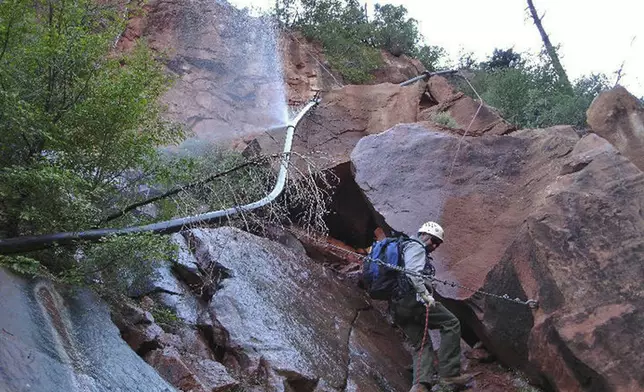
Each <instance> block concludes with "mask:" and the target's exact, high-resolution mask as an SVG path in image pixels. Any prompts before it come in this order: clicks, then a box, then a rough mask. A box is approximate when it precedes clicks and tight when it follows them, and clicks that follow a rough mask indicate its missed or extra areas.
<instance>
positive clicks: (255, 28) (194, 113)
mask: <svg viewBox="0 0 644 392" xmlns="http://www.w3.org/2000/svg"><path fill="white" fill-rule="evenodd" d="M143 9H144V13H143V14H142V15H138V14H137V15H133V16H132V18H131V19H130V22H129V24H128V26H127V28H126V30H125V31H124V33H123V34H122V36H121V38H120V40H119V42H118V48H119V49H120V50H130V49H131V48H132V47H133V46H134V45H135V43H136V42H137V41H138V40H139V39H142V38H143V39H145V40H146V42H147V43H148V45H150V47H152V48H153V49H155V50H156V51H158V52H161V53H163V54H164V55H165V56H166V57H167V66H168V69H169V70H170V71H171V72H172V73H173V74H174V75H176V82H175V84H174V86H173V87H172V88H171V89H170V90H169V91H168V92H167V94H166V95H165V96H164V98H163V102H164V104H166V105H167V107H168V117H169V118H170V119H172V120H175V121H177V122H179V123H182V124H185V125H187V127H188V128H189V129H190V130H192V131H193V132H194V134H195V136H196V138H198V139H201V140H208V141H216V142H221V143H226V144H236V143H237V142H239V141H240V140H246V139H248V138H250V137H252V136H255V135H258V134H261V133H262V132H263V131H264V130H265V129H267V128H270V127H273V126H278V125H281V124H284V123H285V122H286V121H287V117H288V114H287V104H289V105H299V104H303V103H305V102H307V101H308V100H310V99H311V98H312V97H313V96H314V95H315V92H316V91H318V90H321V91H330V90H332V89H335V88H338V87H340V86H342V85H343V84H344V80H343V79H342V77H341V76H340V75H338V74H337V73H336V72H334V71H332V70H331V66H330V64H329V63H328V62H327V61H326V59H325V56H324V53H323V51H322V49H321V47H320V45H319V44H316V43H312V42H308V41H307V40H306V39H305V38H304V37H302V36H301V35H299V34H297V33H282V34H280V33H278V32H277V29H276V28H274V26H271V25H270V22H269V21H268V20H263V19H258V18H255V17H251V16H250V15H249V14H248V13H247V12H246V11H240V10H238V9H236V8H234V7H232V6H231V5H229V4H227V3H225V2H216V1H215V2H213V1H207V0H193V1H190V2H181V1H175V0H153V1H151V2H149V3H148V4H146V5H145V6H144V7H143ZM249 53H252V56H249V55H248V54H249ZM382 60H383V65H382V66H381V67H380V68H379V69H377V70H375V71H374V73H373V76H374V78H373V81H372V82H371V83H374V84H376V83H383V82H390V83H400V82H402V81H404V80H406V79H409V78H411V77H414V76H416V75H418V74H419V73H420V72H422V71H423V70H424V68H423V66H422V64H420V62H419V61H418V60H414V59H411V58H409V57H407V56H400V57H395V56H392V55H391V54H389V53H386V52H382Z"/></svg>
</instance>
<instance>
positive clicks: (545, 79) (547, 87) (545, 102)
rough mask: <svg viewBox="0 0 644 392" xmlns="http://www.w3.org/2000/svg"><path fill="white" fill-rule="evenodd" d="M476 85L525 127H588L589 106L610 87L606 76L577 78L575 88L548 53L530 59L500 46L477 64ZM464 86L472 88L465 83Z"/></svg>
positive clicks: (489, 101) (509, 117)
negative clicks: (564, 81)
mask: <svg viewBox="0 0 644 392" xmlns="http://www.w3.org/2000/svg"><path fill="white" fill-rule="evenodd" d="M469 60H471V58H470V57H468V62H469V64H471V67H472V68H471V70H472V71H473V74H474V78H473V80H472V84H473V86H474V88H475V89H476V90H477V91H478V93H479V94H480V95H481V97H482V98H483V100H484V101H485V102H486V103H487V104H489V105H491V106H494V107H496V108H498V109H499V110H500V111H501V114H502V115H503V117H504V118H505V119H507V120H508V121H510V122H512V123H514V124H516V125H518V126H520V127H524V128H542V127H548V126H552V125H557V124H569V125H574V126H577V127H583V126H585V122H586V109H587V108H588V106H590V103H591V102H592V100H593V99H594V98H595V97H596V96H597V95H598V94H599V93H600V92H601V91H602V90H604V89H606V88H607V87H608V81H607V79H606V77H605V76H604V75H590V76H586V77H582V78H580V79H579V80H577V81H575V83H574V84H573V86H572V91H571V90H569V89H568V87H567V86H566V85H564V84H562V83H561V82H560V81H559V75H558V74H557V72H556V70H555V69H554V67H553V66H552V65H551V63H550V62H549V60H548V57H547V56H542V57H541V58H537V59H535V58H530V57H529V56H526V55H521V54H518V53H515V52H513V51H512V50H511V49H508V50H499V49H496V50H495V51H494V53H493V54H492V55H491V56H490V57H489V58H488V60H487V61H484V62H481V63H478V64H476V63H474V62H472V61H469ZM460 87H461V89H463V91H467V90H468V87H467V86H466V85H465V84H461V86H460Z"/></svg>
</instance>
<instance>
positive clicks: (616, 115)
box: [587, 86, 644, 170]
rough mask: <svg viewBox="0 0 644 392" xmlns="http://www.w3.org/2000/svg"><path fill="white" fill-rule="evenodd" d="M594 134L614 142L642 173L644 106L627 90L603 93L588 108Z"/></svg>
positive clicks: (619, 88) (643, 161)
mask: <svg viewBox="0 0 644 392" xmlns="http://www.w3.org/2000/svg"><path fill="white" fill-rule="evenodd" d="M587 116H588V119H587V122H588V125H589V126H590V128H591V129H592V131H593V132H595V133H596V134H598V135H599V136H601V137H603V138H604V139H606V140H608V141H609V142H611V143H612V144H613V145H614V146H615V147H616V148H617V149H618V150H619V151H620V152H621V153H622V154H624V156H626V157H627V158H628V159H630V160H631V162H633V163H634V164H635V166H637V167H639V168H640V170H644V107H643V106H642V103H641V102H640V101H639V100H638V99H637V98H635V96H633V95H632V94H630V93H629V92H628V91H627V90H626V89H625V88H624V87H622V86H618V87H615V88H613V89H612V90H609V91H605V92H603V93H601V94H600V95H599V96H598V97H597V98H595V100H594V101H593V103H592V104H591V105H590V108H588V112H587Z"/></svg>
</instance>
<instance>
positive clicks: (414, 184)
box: [352, 125, 644, 391]
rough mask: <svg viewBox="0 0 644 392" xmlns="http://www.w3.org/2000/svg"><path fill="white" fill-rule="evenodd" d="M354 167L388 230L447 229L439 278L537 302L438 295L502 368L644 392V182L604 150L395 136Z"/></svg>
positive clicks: (554, 382) (419, 129)
mask: <svg viewBox="0 0 644 392" xmlns="http://www.w3.org/2000/svg"><path fill="white" fill-rule="evenodd" d="M459 143H461V144H460V147H459ZM376 146H377V149H376ZM457 150H458V155H456V156H455V154H456V151H457ZM352 163H353V165H354V166H355V172H356V182H357V183H358V185H360V186H361V188H362V190H363V192H364V194H365V195H366V197H367V198H368V200H369V201H370V203H371V204H372V205H373V207H374V209H375V210H376V211H377V212H378V213H379V214H380V216H381V221H382V222H383V223H385V224H386V225H387V226H389V227H391V228H393V229H396V230H399V231H403V232H407V233H413V232H414V231H415V230H416V229H417V228H418V227H419V225H420V224H421V223H422V222H423V221H425V220H428V219H436V220H439V221H440V222H441V223H442V224H443V225H444V227H445V230H446V243H445V245H444V246H443V247H441V248H439V250H438V252H437V255H436V260H437V270H438V276H439V277H440V278H443V279H447V280H450V281H456V282H458V283H460V284H462V285H465V286H468V287H472V288H475V289H479V288H481V289H484V290H486V291H490V292H492V293H496V294H508V295H509V296H510V297H511V298H515V297H518V298H520V299H526V298H535V299H538V300H539V301H540V308H539V310H537V311H531V310H530V309H528V308H527V307H526V306H523V305H518V304H513V303H511V302H508V301H503V300H498V299H494V298H490V297H483V296H479V295H472V293H471V292H469V291H467V290H463V289H459V288H451V287H444V286H441V285H439V288H438V290H439V293H440V294H441V295H442V296H444V297H446V298H447V299H448V301H447V304H448V305H449V306H450V307H451V308H452V310H453V311H454V312H455V313H456V314H457V315H458V316H459V317H460V318H461V320H462V321H464V322H465V323H466V325H467V326H468V328H469V329H471V331H472V332H473V333H474V334H476V335H477V337H478V339H480V340H482V341H483V342H484V343H485V346H486V347H487V348H488V349H490V350H491V351H492V352H493V353H494V354H495V355H497V356H498V357H499V358H500V359H501V360H502V361H503V362H505V363H507V364H511V365H514V366H519V367H522V368H524V369H525V370H527V371H528V373H530V375H531V376H532V378H533V380H540V382H541V383H542V384H543V385H544V386H546V387H548V388H552V389H557V390H562V391H563V390H565V391H591V390H597V391H599V390H606V391H632V390H638V389H641V388H644V379H643V378H642V376H641V375H640V372H638V371H637V370H636V369H637V368H641V367H642V366H644V363H642V357H641V355H639V352H638V349H636V347H639V346H642V345H643V344H644V341H643V338H642V337H641V334H639V332H637V331H639V330H640V329H641V326H642V325H644V320H643V319H642V318H641V317H640V316H639V315H641V314H643V313H642V310H643V306H644V301H642V294H643V292H642V287H643V286H642V285H641V284H640V282H639V280H640V277H641V276H642V273H643V272H644V270H643V268H644V267H643V265H642V263H641V262H640V261H641V260H640V256H639V255H641V254H644V215H643V214H642V212H641V211H642V210H643V209H642V203H643V200H644V175H643V174H642V173H641V171H640V170H638V169H637V167H635V166H634V165H633V164H631V163H630V162H629V161H628V160H627V159H626V158H624V157H623V156H622V155H621V154H619V153H618V152H617V150H616V149H615V148H613V147H612V146H611V145H610V144H609V143H608V142H606V141H605V140H603V139H601V138H599V137H597V136H596V135H592V134H591V135H587V136H585V137H583V138H581V139H580V138H579V136H578V135H577V134H576V133H575V131H574V130H573V129H572V128H570V127H554V128H549V129H544V130H526V131H518V132H515V133H512V134H511V135H509V136H501V137H493V136H483V137H475V138H465V139H462V140H461V138H460V137H456V136H451V135H448V134H445V133H441V132H436V131H433V130H432V129H428V128H427V127H426V126H423V125H400V126H397V127H394V128H393V129H391V130H389V131H387V132H384V133H381V134H379V135H373V136H369V137H366V138H364V139H362V140H361V141H360V142H359V143H358V145H357V147H356V149H355V150H354V152H353V154H352ZM384 167H387V168H388V170H383V168H384ZM400 173H404V175H401V174H400ZM450 299H451V300H450ZM608 363H610V364H612V365H611V366H609V367H607V366H606V364H608Z"/></svg>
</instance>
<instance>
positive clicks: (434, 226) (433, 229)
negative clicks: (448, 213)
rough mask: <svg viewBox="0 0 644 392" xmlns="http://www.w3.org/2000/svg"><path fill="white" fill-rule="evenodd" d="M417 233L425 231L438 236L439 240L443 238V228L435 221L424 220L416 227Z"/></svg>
mask: <svg viewBox="0 0 644 392" xmlns="http://www.w3.org/2000/svg"><path fill="white" fill-rule="evenodd" d="M418 232H419V233H426V234H429V235H433V236H434V237H436V238H438V239H439V240H441V241H444V240H443V228H442V227H441V225H439V224H438V223H436V222H431V221H430V222H426V223H423V225H422V226H421V227H420V229H418Z"/></svg>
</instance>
